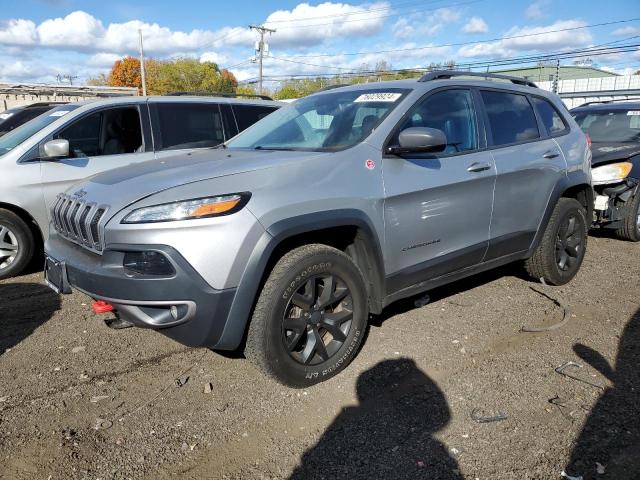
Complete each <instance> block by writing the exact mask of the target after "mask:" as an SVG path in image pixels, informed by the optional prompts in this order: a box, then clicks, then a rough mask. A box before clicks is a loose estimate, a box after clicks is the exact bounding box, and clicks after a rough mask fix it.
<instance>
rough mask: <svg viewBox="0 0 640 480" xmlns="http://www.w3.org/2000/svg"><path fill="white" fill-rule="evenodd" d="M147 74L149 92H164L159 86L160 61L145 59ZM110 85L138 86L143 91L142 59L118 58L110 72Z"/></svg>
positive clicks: (154, 93) (152, 93)
mask: <svg viewBox="0 0 640 480" xmlns="http://www.w3.org/2000/svg"><path fill="white" fill-rule="evenodd" d="M144 66H145V75H146V81H147V93H148V94H149V95H157V94H160V93H162V92H160V91H159V88H158V72H159V69H160V62H158V61H157V60H154V59H152V58H149V59H147V60H145V65H144ZM109 85H111V86H113V87H136V88H138V90H139V92H140V93H142V76H141V74H140V59H138V58H135V57H125V58H123V59H122V60H116V61H115V63H114V64H113V67H111V72H110V73H109Z"/></svg>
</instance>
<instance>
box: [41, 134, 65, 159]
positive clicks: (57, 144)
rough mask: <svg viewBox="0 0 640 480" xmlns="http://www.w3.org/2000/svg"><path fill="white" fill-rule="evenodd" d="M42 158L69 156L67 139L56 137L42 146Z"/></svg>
mask: <svg viewBox="0 0 640 480" xmlns="http://www.w3.org/2000/svg"><path fill="white" fill-rule="evenodd" d="M41 156H42V157H43V158H66V157H68V156H69V140H65V139H64V138H56V139H54V140H49V141H48V142H46V143H45V144H44V145H43V146H42V155H41Z"/></svg>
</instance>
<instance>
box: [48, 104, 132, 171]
mask: <svg viewBox="0 0 640 480" xmlns="http://www.w3.org/2000/svg"><path fill="white" fill-rule="evenodd" d="M54 138H64V139H66V140H68V141H69V153H70V156H71V157H76V158H82V157H97V156H102V155H122V154H125V153H136V152H139V151H141V149H142V131H141V128H140V114H139V113H138V109H137V108H135V107H125V108H110V109H107V110H102V111H100V112H96V113H92V114H89V115H87V116H85V117H82V118H81V119H80V120H77V121H75V122H73V123H72V124H71V125H69V126H68V127H66V128H64V129H63V130H61V131H60V132H58V133H57V134H56V135H55V137H54Z"/></svg>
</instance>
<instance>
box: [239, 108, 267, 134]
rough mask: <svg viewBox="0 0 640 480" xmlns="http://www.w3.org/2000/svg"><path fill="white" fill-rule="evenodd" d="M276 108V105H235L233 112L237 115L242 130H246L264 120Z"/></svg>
mask: <svg viewBox="0 0 640 480" xmlns="http://www.w3.org/2000/svg"><path fill="white" fill-rule="evenodd" d="M276 110H277V108H276V107H263V106H260V105H239V104H237V105H233V113H235V115H236V122H238V129H239V130H240V131H243V130H246V129H247V128H249V127H250V126H251V125H253V124H254V123H256V122H257V121H258V120H262V119H263V118H264V117H266V116H267V115H269V114H270V113H271V112H274V111H276Z"/></svg>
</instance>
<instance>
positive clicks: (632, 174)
mask: <svg viewBox="0 0 640 480" xmlns="http://www.w3.org/2000/svg"><path fill="white" fill-rule="evenodd" d="M571 114H572V115H573V117H574V118H575V120H576V122H577V123H578V125H580V128H582V130H583V131H584V132H585V133H586V134H587V135H588V136H589V138H590V139H591V142H592V143H591V151H592V160H591V163H592V166H593V170H592V174H593V186H594V189H595V192H596V198H595V214H594V226H595V227H598V228H608V229H613V230H615V231H616V233H617V235H618V236H619V237H620V238H622V239H625V240H630V241H633V242H638V241H640V186H639V185H640V100H638V101H624V102H620V103H618V102H615V101H609V102H598V103H595V102H594V103H587V104H584V105H581V106H579V107H577V108H574V109H573V110H571Z"/></svg>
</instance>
